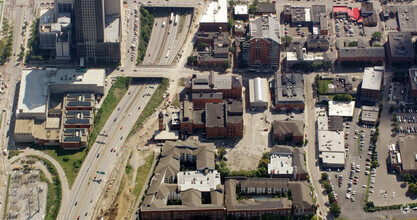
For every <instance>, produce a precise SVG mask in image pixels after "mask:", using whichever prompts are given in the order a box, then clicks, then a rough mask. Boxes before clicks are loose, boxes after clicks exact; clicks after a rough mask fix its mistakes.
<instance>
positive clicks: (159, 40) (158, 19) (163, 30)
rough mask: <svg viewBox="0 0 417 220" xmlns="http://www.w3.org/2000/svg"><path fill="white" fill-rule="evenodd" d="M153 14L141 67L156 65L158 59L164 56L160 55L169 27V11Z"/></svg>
mask: <svg viewBox="0 0 417 220" xmlns="http://www.w3.org/2000/svg"><path fill="white" fill-rule="evenodd" d="M155 13H156V14H155V22H154V26H153V28H152V34H151V39H150V41H149V44H148V48H147V49H146V53H145V58H144V59H143V62H142V64H143V65H158V64H159V59H160V57H161V56H165V54H162V48H163V45H164V42H165V38H166V36H167V34H168V31H167V30H168V28H169V26H170V25H171V24H170V23H169V18H168V17H169V14H170V10H163V11H159V12H158V11H156V12H155ZM163 22H165V26H164V27H162V24H163Z"/></svg>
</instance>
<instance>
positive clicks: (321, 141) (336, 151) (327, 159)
mask: <svg viewBox="0 0 417 220" xmlns="http://www.w3.org/2000/svg"><path fill="white" fill-rule="evenodd" d="M317 136H318V138H317V140H318V145H319V147H318V148H319V161H320V163H321V165H322V166H323V167H327V168H344V167H345V146H344V138H343V132H339V131H328V130H318V131H317Z"/></svg>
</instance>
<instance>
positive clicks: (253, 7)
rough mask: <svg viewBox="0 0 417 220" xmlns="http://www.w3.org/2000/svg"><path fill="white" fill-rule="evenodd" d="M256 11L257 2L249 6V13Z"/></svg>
mask: <svg viewBox="0 0 417 220" xmlns="http://www.w3.org/2000/svg"><path fill="white" fill-rule="evenodd" d="M255 12H256V5H255V3H254V4H252V5H250V6H249V14H255Z"/></svg>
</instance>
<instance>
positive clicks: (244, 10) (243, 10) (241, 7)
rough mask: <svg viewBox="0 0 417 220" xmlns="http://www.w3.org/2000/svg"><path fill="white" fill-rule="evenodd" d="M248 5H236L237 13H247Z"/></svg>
mask: <svg viewBox="0 0 417 220" xmlns="http://www.w3.org/2000/svg"><path fill="white" fill-rule="evenodd" d="M247 14H248V5H243V4H242V5H235V15H247Z"/></svg>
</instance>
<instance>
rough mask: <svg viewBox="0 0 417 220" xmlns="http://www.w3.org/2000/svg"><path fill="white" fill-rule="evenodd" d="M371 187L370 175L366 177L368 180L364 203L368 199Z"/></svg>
mask: <svg viewBox="0 0 417 220" xmlns="http://www.w3.org/2000/svg"><path fill="white" fill-rule="evenodd" d="M370 185H371V174H369V175H368V180H367V182H366V194H365V203H366V202H368V199H369V187H370Z"/></svg>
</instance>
